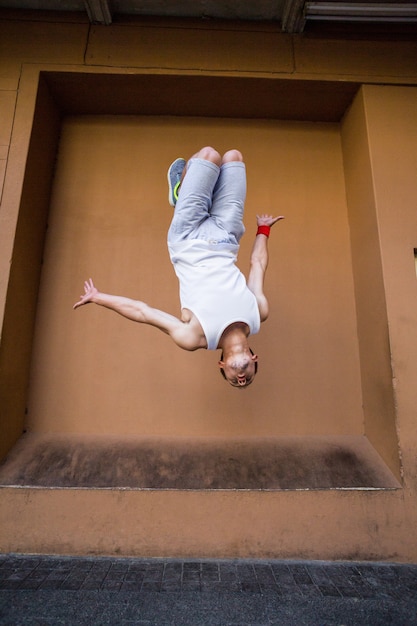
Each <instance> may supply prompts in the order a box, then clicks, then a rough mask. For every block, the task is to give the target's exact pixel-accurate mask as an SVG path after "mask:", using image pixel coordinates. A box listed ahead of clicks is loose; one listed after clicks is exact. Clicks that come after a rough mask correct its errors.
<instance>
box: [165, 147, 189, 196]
mask: <svg viewBox="0 0 417 626" xmlns="http://www.w3.org/2000/svg"><path fill="white" fill-rule="evenodd" d="M185 165H186V161H185V159H175V161H174V162H173V163H171V165H170V166H169V169H168V175H167V177H168V188H169V191H168V202H169V203H170V205H171V206H175V205H176V203H177V200H178V192H179V188H180V185H181V176H182V173H183V171H184V168H185Z"/></svg>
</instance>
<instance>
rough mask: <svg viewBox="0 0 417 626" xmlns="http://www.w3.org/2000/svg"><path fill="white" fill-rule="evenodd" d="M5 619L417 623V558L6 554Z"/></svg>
mask: <svg viewBox="0 0 417 626" xmlns="http://www.w3.org/2000/svg"><path fill="white" fill-rule="evenodd" d="M0 624H1V625H4V626H6V625H7V626H19V625H21V624H22V625H23V624H25V625H28V626H35V625H36V626H48V625H51V626H58V625H61V624H65V625H72V624H74V625H75V624H77V625H80V626H82V625H84V624H88V625H89V626H91V625H92V624H97V625H103V626H107V625H110V624H111V625H113V626H119V625H120V626H124V625H126V626H127V625H131V626H133V625H145V624H146V625H148V626H149V625H151V624H155V625H159V624H161V625H165V624H166V625H173V626H181V625H188V624H189V625H192V626H199V625H202V626H212V625H218V626H243V625H249V626H272V625H278V624H279V625H280V626H281V625H286V624H288V625H294V626H303V625H312V626H315V625H317V626H331V625H339V626H342V625H343V626H350V625H352V626H361V625H362V624H363V625H368V624H369V625H372V626H380V625H381V626H382V625H385V624H392V625H393V626H406V625H410V626H416V625H417V565H399V564H389V563H330V562H317V561H313V562H311V561H305V562H304V561H303V562H301V561H294V562H293V561H234V560H224V561H223V560H216V561H212V560H176V559H147V560H144V559H137V558H132V559H130V558H129V559H128V558H105V557H103V558H101V557H100V558H73V557H54V556H51V557H49V556H21V555H0Z"/></svg>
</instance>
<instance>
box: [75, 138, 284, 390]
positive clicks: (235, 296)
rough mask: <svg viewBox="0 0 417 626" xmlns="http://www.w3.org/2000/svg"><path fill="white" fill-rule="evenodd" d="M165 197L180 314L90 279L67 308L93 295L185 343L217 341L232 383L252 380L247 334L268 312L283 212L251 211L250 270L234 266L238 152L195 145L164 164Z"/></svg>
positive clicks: (242, 181)
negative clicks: (271, 243) (271, 248)
mask: <svg viewBox="0 0 417 626" xmlns="http://www.w3.org/2000/svg"><path fill="white" fill-rule="evenodd" d="M168 184H169V201H170V204H171V205H172V206H174V207H175V210H174V216H173V219H172V222H171V226H170V228H169V231H168V249H169V253H170V258H171V262H172V264H173V266H174V270H175V273H176V275H177V277H178V280H179V283H180V300H181V318H177V317H174V316H173V315H170V314H169V313H165V312H164V311H160V310H158V309H154V308H152V307H150V306H148V305H147V304H145V303H144V302H140V301H138V300H131V299H129V298H124V297H121V296H113V295H109V294H105V293H101V292H99V291H98V290H97V289H96V287H95V286H94V284H93V281H92V280H91V279H90V280H88V281H86V282H85V285H84V291H85V293H84V295H83V296H81V298H80V300H79V301H78V302H77V303H76V304H75V305H74V308H77V307H79V306H82V305H84V304H88V303H90V302H93V303H95V304H99V305H101V306H104V307H107V308H109V309H111V310H113V311H115V312H116V313H119V314H121V315H123V316H124V317H126V318H128V319H130V320H133V321H135V322H140V323H143V324H150V325H151V326H155V327H156V328H159V330H162V331H163V332H164V333H166V334H167V335H169V336H170V337H171V339H172V340H173V341H174V342H175V343H176V345H177V346H179V347H180V348H183V349H184V350H198V349H200V348H205V349H208V350H216V349H221V350H222V354H221V358H220V361H219V366H220V368H221V372H222V374H223V376H224V377H225V378H226V380H227V381H228V382H229V383H230V384H231V385H233V386H234V387H245V386H248V385H249V384H250V383H251V382H253V380H254V377H255V374H256V370H257V361H258V357H257V355H256V354H254V353H253V352H252V351H251V349H250V347H249V342H248V337H249V335H252V334H255V333H257V332H258V331H259V328H260V324H261V322H263V321H265V320H266V319H267V317H268V301H267V299H266V297H265V295H264V292H263V284H264V276H265V272H266V269H267V266H268V237H269V233H270V229H271V226H273V225H274V224H275V223H276V222H277V221H278V220H281V219H283V216H279V217H272V216H271V215H258V216H257V224H258V231H257V234H256V238H255V242H254V245H253V249H252V254H251V264H250V272H249V277H248V280H247V282H246V279H245V277H244V276H243V274H242V273H241V272H240V270H239V269H238V268H237V266H236V260H237V254H238V251H239V242H240V239H241V237H242V235H243V233H244V232H245V228H244V226H243V211H244V203H245V198H246V170H245V164H244V162H243V157H242V154H241V153H240V152H239V151H238V150H229V151H228V152H226V153H225V154H224V155H223V157H221V156H220V154H219V153H218V152H217V151H216V150H214V148H211V147H205V148H202V149H201V150H200V151H199V152H197V153H196V154H195V155H194V156H193V157H191V159H190V160H189V161H188V163H186V162H185V160H184V159H177V160H176V161H174V163H172V165H171V166H170V168H169V170H168Z"/></svg>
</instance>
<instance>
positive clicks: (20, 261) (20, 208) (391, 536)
mask: <svg viewBox="0 0 417 626" xmlns="http://www.w3.org/2000/svg"><path fill="white" fill-rule="evenodd" d="M174 25H175V27H173V23H171V22H169V23H164V22H161V21H157V22H155V23H152V24H151V23H149V21H148V22H146V23H143V24H142V23H140V22H139V23H138V24H136V25H135V24H128V25H120V24H118V25H114V26H111V27H109V28H100V27H90V26H89V25H88V24H87V23H86V21H85V20H84V19H83V18H80V17H78V16H75V17H72V18H71V19H69V18H67V17H63V18H62V21H61V22H55V23H53V22H50V23H47V22H43V21H42V20H40V21H38V22H36V21H35V22H32V21H29V20H25V19H16V18H14V19H12V18H11V17H10V16H9V17H7V19H6V18H5V19H3V20H2V21H0V29H1V31H2V34H3V36H4V41H6V42H9V43H10V46H8V47H7V46H6V47H5V49H6V50H7V52H5V54H4V57H3V59H2V61H1V65H0V104H1V105H2V109H1V110H2V115H1V118H0V166H1V167H0V174H3V177H2V180H3V181H4V184H3V194H2V204H1V214H0V215H1V221H0V227H1V230H0V242H1V251H0V268H1V276H0V304H1V311H2V314H3V313H4V315H3V318H4V322H3V333H2V343H1V347H0V373H1V391H2V396H3V397H2V407H3V409H2V416H1V419H2V423H1V429H2V454H3V455H4V454H6V453H7V452H8V450H9V449H10V448H11V447H12V446H13V444H14V443H15V442H16V441H17V439H18V438H19V436H20V434H21V432H22V430H23V429H27V430H29V431H30V432H33V433H37V434H51V433H52V434H53V433H57V434H60V435H73V434H85V435H89V436H91V435H92V436H94V435H109V436H110V435H111V436H121V437H125V436H128V437H139V438H140V437H170V438H184V437H185V438H187V437H193V438H197V439H198V438H206V439H207V438H215V437H222V438H226V439H230V440H232V439H236V438H239V437H242V436H243V437H246V438H249V439H250V438H254V439H256V438H260V437H261V438H262V437H267V438H272V439H273V438H277V439H279V438H280V437H283V436H288V435H291V436H293V435H296V436H299V437H305V436H317V437H320V436H329V435H332V436H333V435H336V436H345V435H349V436H350V435H354V436H365V437H366V438H367V439H369V441H370V443H371V444H372V446H374V448H375V450H376V451H377V452H378V454H379V455H380V457H381V458H382V459H383V461H384V463H385V464H386V465H387V467H388V468H389V469H390V471H391V472H392V473H393V475H394V476H396V477H397V478H400V479H401V488H399V489H395V490H383V489H382V490H377V491H357V490H356V491H355V490H351V491H347V492H345V491H338V490H336V491H335V490H327V491H326V490H322V491H308V490H307V491H303V492H300V491H295V490H294V491H275V492H262V491H250V492H239V491H237V492H227V491H225V492H212V491H199V492H186V491H181V490H177V491H173V492H167V491H160V492H159V491H140V490H139V491H134V490H133V491H131V490H130V491H125V490H104V491H100V490H94V489H90V490H77V489H73V490H65V489H54V490H52V491H51V490H47V489H31V488H30V486H27V487H26V488H19V489H13V487H3V488H2V489H1V490H0V498H1V507H0V511H1V512H0V516H1V517H0V522H1V526H0V527H1V536H0V539H1V544H0V547H1V549H3V550H12V551H27V552H42V551H44V552H61V553H84V554H85V553H105V554H146V555H151V556H152V555H154V556H161V555H194V556H196V555H199V556H214V555H215V556H241V557H242V556H243V557H244V556H258V557H259V556H268V557H271V556H277V557H278V556H285V557H290V556H291V557H298V556H302V557H304V558H378V559H381V558H382V559H397V560H402V561H407V560H415V559H416V558H417V553H416V551H415V545H414V542H413V540H412V536H413V535H412V532H411V529H412V528H413V526H414V525H415V521H416V516H417V504H416V488H417V485H416V474H415V469H414V462H413V458H414V456H415V451H416V447H417V436H416V434H415V428H414V419H415V418H414V414H415V406H416V400H417V398H416V396H415V385H414V384H413V380H415V374H416V372H415V365H414V364H415V362H416V359H415V358H414V357H415V356H416V355H414V351H415V350H414V348H413V346H415V345H417V343H416V341H415V339H416V338H415V336H414V335H415V332H416V331H415V328H416V321H417V320H416V315H417V313H416V311H417V307H416V306H415V305H416V302H415V298H416V275H415V266H414V253H413V250H414V248H415V247H416V246H417V243H416V241H415V233H416V232H417V230H416V224H415V221H416V217H415V205H416V186H415V171H416V167H415V166H416V160H417V155H416V145H417V142H416V139H417V138H416V133H417V119H416V117H417V114H416V111H417V106H416V105H417V95H416V88H415V87H414V86H413V85H415V83H416V81H417V67H416V64H415V58H416V55H415V53H416V45H415V42H413V41H401V42H395V44H392V43H390V42H383V41H375V42H366V41H361V42H359V43H358V42H353V41H348V40H346V41H343V40H332V41H322V40H317V39H310V40H309V39H308V38H307V37H306V38H304V37H301V36H290V35H283V34H281V33H279V32H276V31H275V30H274V29H272V28H271V27H269V26H268V27H266V26H265V27H263V26H262V25H254V26H253V27H252V28H251V29H250V30H249V32H248V31H247V29H243V28H241V27H240V26H239V25H235V26H233V25H228V26H227V27H226V26H224V25H222V27H221V28H220V27H219V31H218V32H217V35H218V42H219V45H218V46H217V47H216V48H215V49H213V47H210V46H201V45H200V44H201V41H202V40H203V41H204V40H205V38H207V39H211V37H212V36H213V32H212V31H213V26H210V27H208V26H207V25H201V24H197V25H196V24H194V25H193V24H192V23H189V22H187V23H184V24H183V23H179V22H175V24H174ZM214 30H216V27H214ZM22 34H24V37H22V36H21V35H22ZM17 35H19V36H17ZM161 41H163V42H164V44H165V45H164V46H162V45H159V44H160V42H161ZM259 46H262V49H263V54H257V55H254V54H250V51H251V50H253V49H258V50H259ZM329 46H330V47H331V50H332V53H330V49H329ZM202 49H204V50H205V51H206V53H205V54H204V55H201V50H202ZM243 49H244V50H245V51H246V54H243V55H242V54H241V51H242V50H243ZM370 49H372V50H373V51H374V52H375V51H376V53H375V54H372V55H370V54H369V50H370ZM225 51H228V53H227V54H225ZM58 64H59V65H58ZM58 68H59V70H60V71H61V72H65V71H68V72H72V73H75V74H77V73H79V74H82V73H83V72H95V71H97V72H98V73H101V74H106V72H111V73H112V74H114V73H118V72H120V73H121V74H122V73H123V72H125V71H126V69H125V68H130V69H129V70H128V71H129V72H138V73H140V72H142V73H143V72H147V73H149V74H152V73H163V72H167V74H169V72H172V71H174V70H175V72H177V73H178V74H180V75H193V74H194V73H201V72H203V74H204V73H206V74H207V75H216V73H217V74H218V75H219V76H224V75H227V73H229V74H230V75H235V76H242V77H243V76H252V75H254V76H255V75H256V76H258V75H268V78H269V79H271V80H273V79H274V78H276V79H277V80H278V79H280V80H282V79H284V78H285V79H288V81H289V82H291V81H294V80H296V79H303V80H306V81H312V82H314V81H315V80H327V81H332V80H339V81H344V80H352V77H353V79H354V80H355V81H357V82H358V83H370V84H367V85H365V86H364V87H362V88H361V89H360V90H359V91H358V93H357V96H356V98H355V100H354V102H353V104H352V105H351V106H350V107H347V108H346V112H345V115H344V117H343V119H341V120H340V121H339V122H331V123H329V122H323V121H322V122H317V121H315V122H314V123H313V122H312V121H311V120H310V119H309V118H308V117H306V119H305V120H304V121H297V122H295V121H291V120H288V119H268V120H266V119H264V120H259V119H257V118H256V115H255V114H254V115H253V118H252V119H246V120H242V119H239V116H238V115H236V116H234V117H233V118H228V119H226V118H222V117H221V116H220V117H219V116H216V117H215V118H209V117H199V118H196V117H193V116H189V115H188V116H182V117H177V116H168V115H163V116H152V115H146V116H145V115H132V116H128V117H127V116H121V115H113V116H111V115H98V114H94V112H92V113H91V114H90V115H88V116H86V115H80V114H76V113H74V112H71V110H69V111H68V112H66V110H65V103H63V102H62V101H61V100H60V99H59V98H58V96H57V95H56V94H55V95H54V92H53V89H52V88H50V89H49V87H48V86H47V85H48V81H47V74H48V72H52V71H57V69H58ZM151 68H156V69H151ZM22 70H23V71H22ZM39 72H43V75H42V76H41V78H40V83H39ZM43 76H44V77H46V78H45V80H46V82H44V78H43ZM387 82H388V83H391V84H390V85H388V86H386V85H384V86H382V85H381V84H379V83H387ZM401 83H403V84H405V85H406V86H403V85H402V84H401ZM38 85H40V87H39V88H38ZM61 97H62V93H61ZM68 97H70V96H68ZM121 97H126V95H124V96H121ZM220 97H221V93H220ZM293 97H294V106H295V107H297V106H299V102H298V100H297V99H299V98H302V97H303V94H302V93H301V94H300V93H298V94H297V92H296V91H294V96H293ZM36 98H37V100H36ZM253 99H254V101H256V98H253ZM71 106H72V107H73V108H74V106H75V105H74V104H73V103H72V105H71ZM254 106H255V105H254ZM42 136H48V138H49V140H48V142H42V141H41V140H40V138H41V137H42ZM206 144H212V145H214V146H215V147H217V149H219V150H226V149H228V148H230V147H232V146H235V147H238V148H239V149H241V150H242V152H243V154H244V155H245V160H246V164H247V171H248V198H247V206H246V215H245V223H246V226H247V234H246V235H245V237H244V239H243V241H242V246H241V252H240V266H241V268H242V270H243V271H246V269H247V265H248V256H249V253H250V247H251V243H252V238H253V230H254V223H255V215H256V213H257V212H259V211H266V212H271V213H283V214H285V215H286V220H285V221H284V222H283V223H280V224H278V225H277V226H276V228H275V229H274V232H273V235H272V237H271V241H270V252H271V261H270V267H269V270H268V275H267V281H266V291H267V294H268V297H269V300H270V305H271V307H270V308H271V316H270V319H269V320H268V321H267V323H266V324H265V326H264V328H263V331H262V333H261V334H259V336H257V337H255V338H254V340H253V347H254V348H255V349H256V351H257V352H258V353H259V355H260V372H259V375H258V379H257V381H256V383H254V384H253V385H252V386H251V387H250V388H248V389H247V390H245V391H244V392H243V393H241V392H239V391H236V390H234V389H232V388H229V387H228V386H227V385H226V383H223V381H222V380H221V378H220V375H219V372H218V371H217V368H216V366H215V361H216V358H217V356H216V355H215V354H211V353H207V352H205V351H199V352H196V353H186V352H182V351H179V350H178V349H176V348H175V346H173V345H171V344H170V343H169V341H168V339H167V338H166V337H165V336H163V335H159V334H158V333H157V331H155V330H154V329H152V328H146V327H139V326H137V325H135V324H133V323H129V322H127V321H125V320H123V319H122V318H119V317H117V316H115V315H114V314H112V313H110V312H108V311H105V310H104V309H99V308H98V307H97V308H94V307H91V308H90V307H88V308H85V309H81V310H79V311H76V312H74V311H72V308H71V307H72V304H73V302H74V301H75V300H76V299H77V297H78V295H79V293H80V289H81V288H82V282H83V280H84V279H85V278H87V277H88V276H89V275H91V276H93V277H94V279H95V280H96V282H97V284H98V285H99V286H100V288H101V289H103V290H106V291H109V292H113V293H120V294H124V295H129V296H131V297H133V298H135V297H137V298H140V299H143V300H145V301H148V302H149V303H151V304H153V305H154V306H156V307H158V308H162V309H165V310H168V311H169V312H171V313H174V314H175V313H178V286H177V283H176V279H175V276H174V274H173V271H172V268H171V266H170V263H169V258H168V255H167V251H166V243H165V242H166V231H167V228H168V225H169V220H170V211H171V209H170V207H169V206H168V205H167V201H166V195H167V194H166V184H165V176H166V167H167V164H169V162H170V161H171V160H172V159H173V158H175V157H176V156H178V151H179V152H180V153H181V154H182V155H184V156H187V155H189V154H191V153H192V152H193V151H195V150H196V149H197V148H198V147H199V146H201V145H206ZM42 146H43V147H42ZM56 149H57V155H58V156H57V160H56V166H55V169H54V167H53V162H54V159H55V154H56ZM52 172H53V173H54V178H53V180H52ZM39 180H42V186H41V187H40V186H39V185H40V183H39ZM46 220H47V223H48V229H47V231H46ZM45 231H46V234H45ZM11 261H12V262H11ZM38 287H39V290H38ZM35 313H36V319H35ZM32 338H33V343H32ZM122 522H123V523H122Z"/></svg>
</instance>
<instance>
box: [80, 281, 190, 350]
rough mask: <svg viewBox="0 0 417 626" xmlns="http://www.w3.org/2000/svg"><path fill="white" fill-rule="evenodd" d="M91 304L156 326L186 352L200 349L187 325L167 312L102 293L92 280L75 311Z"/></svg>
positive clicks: (85, 286)
mask: <svg viewBox="0 0 417 626" xmlns="http://www.w3.org/2000/svg"><path fill="white" fill-rule="evenodd" d="M90 303H94V304H98V305H100V306H104V307H106V308H107V309H110V310H112V311H115V312H116V313H119V314H120V315H123V317H126V318H127V319H129V320H132V321H133V322H139V323H141V324H149V325H150V326H154V327H155V328H158V329H159V330H162V331H163V332H164V333H166V334H167V335H169V336H170V337H171V339H172V340H173V341H174V342H175V343H176V344H177V346H179V347H180V348H183V349H184V350H196V349H197V348H198V347H200V346H199V345H197V342H196V338H195V337H194V333H193V331H192V329H191V328H189V327H188V326H187V323H185V322H183V321H182V320H180V319H178V318H177V317H175V316H174V315H170V314H169V313H165V311H160V310H159V309H154V308H152V307H150V306H149V305H148V304H146V303H145V302H141V301H140V300H131V299H130V298H125V297H123V296H113V295H110V294H107V293H102V292H100V291H99V290H98V289H97V288H96V287H95V285H94V283H93V281H92V280H91V278H90V279H89V280H86V281H85V283H84V294H83V295H82V296H80V299H79V300H78V302H76V303H75V304H74V309H77V308H78V307H80V306H83V305H85V304H90Z"/></svg>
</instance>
